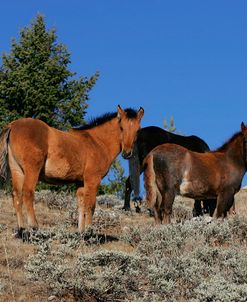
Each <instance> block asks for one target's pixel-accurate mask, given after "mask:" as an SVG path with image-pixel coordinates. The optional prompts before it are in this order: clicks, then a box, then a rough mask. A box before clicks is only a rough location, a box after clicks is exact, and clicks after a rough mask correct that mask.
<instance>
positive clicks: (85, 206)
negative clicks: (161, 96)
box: [0, 106, 144, 235]
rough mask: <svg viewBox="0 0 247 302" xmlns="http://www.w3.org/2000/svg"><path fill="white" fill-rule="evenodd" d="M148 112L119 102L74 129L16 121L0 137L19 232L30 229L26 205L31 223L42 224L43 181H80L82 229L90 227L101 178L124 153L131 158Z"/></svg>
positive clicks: (1, 165) (0, 163) (1, 168)
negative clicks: (37, 208)
mask: <svg viewBox="0 0 247 302" xmlns="http://www.w3.org/2000/svg"><path fill="white" fill-rule="evenodd" d="M143 114H144V110H143V108H140V109H139V111H138V112H137V111H135V110H133V109H126V110H123V109H122V108H121V107H120V106H118V111H117V112H115V113H107V114H105V115H103V116H101V117H99V118H96V119H94V120H92V121H91V123H89V124H88V125H85V126H82V127H81V128H78V129H72V130H70V131H68V132H63V131H59V130H57V129H54V128H51V127H49V126H48V125H47V124H45V123H44V122H42V121H40V120H36V119H32V118H24V119H19V120H16V121H14V122H12V123H10V124H9V125H8V126H7V127H6V128H5V129H4V130H3V131H2V133H1V136H0V175H1V176H2V177H4V175H5V174H6V173H5V171H6V168H7V166H9V168H10V172H11V176H12V187H13V194H12V195H13V205H14V208H15V210H16V215H17V222H18V230H19V232H18V233H19V235H21V234H22V232H23V228H24V221H23V214H22V204H24V205H25V207H26V210H27V219H28V226H29V227H31V228H37V226H38V223H37V219H36V216H35V212H34V208H33V201H34V190H35V187H36V184H37V181H38V180H41V181H44V182H48V183H53V184H63V183H76V184H77V187H78V189H77V193H76V195H77V200H78V212H79V220H78V228H79V231H80V232H82V231H84V228H85V226H87V225H90V224H91V223H92V216H93V213H94V209H95V203H96V193H97V189H98V187H99V184H100V182H101V179H102V178H103V177H104V176H105V175H106V174H107V172H108V170H109V168H110V166H111V163H112V162H113V160H114V159H115V158H116V156H117V155H118V154H119V153H120V152H121V151H122V155H123V157H124V158H129V157H130V156H131V154H132V148H133V147H132V146H133V143H134V141H135V138H136V133H137V131H138V129H139V128H140V122H141V118H142V116H143Z"/></svg>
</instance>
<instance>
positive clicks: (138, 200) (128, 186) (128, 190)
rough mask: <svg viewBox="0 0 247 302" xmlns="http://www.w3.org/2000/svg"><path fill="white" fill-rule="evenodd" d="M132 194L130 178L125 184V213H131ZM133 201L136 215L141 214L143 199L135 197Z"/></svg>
mask: <svg viewBox="0 0 247 302" xmlns="http://www.w3.org/2000/svg"><path fill="white" fill-rule="evenodd" d="M131 192H132V186H131V182H130V177H128V178H127V179H126V182H125V194H124V206H123V209H124V210H125V211H130V196H131ZM133 201H134V204H135V208H136V213H140V212H141V208H140V203H141V201H142V198H141V197H140V196H138V197H135V198H134V199H133Z"/></svg>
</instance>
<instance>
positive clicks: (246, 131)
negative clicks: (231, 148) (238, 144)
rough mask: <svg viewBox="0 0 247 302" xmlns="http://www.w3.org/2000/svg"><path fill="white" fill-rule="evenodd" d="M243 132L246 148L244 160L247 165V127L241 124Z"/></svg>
mask: <svg viewBox="0 0 247 302" xmlns="http://www.w3.org/2000/svg"><path fill="white" fill-rule="evenodd" d="M241 132H242V134H243V137H244V139H243V148H244V160H245V163H246V165H247V125H245V124H244V123H243V122H242V123H241Z"/></svg>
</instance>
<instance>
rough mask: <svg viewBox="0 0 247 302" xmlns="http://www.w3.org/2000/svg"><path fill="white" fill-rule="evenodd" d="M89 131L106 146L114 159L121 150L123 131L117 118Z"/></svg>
mask: <svg viewBox="0 0 247 302" xmlns="http://www.w3.org/2000/svg"><path fill="white" fill-rule="evenodd" d="M87 131H88V132H89V133H90V135H91V136H92V137H93V138H94V139H95V140H96V141H98V142H100V143H101V144H103V145H104V146H105V148H106V150H107V154H108V156H109V158H110V160H114V159H115V158H116V157H117V155H118V154H119V153H120V152H121V136H120V135H121V132H120V128H119V124H118V119H117V118H113V119H112V120H110V121H108V122H106V123H104V124H102V125H100V126H97V127H94V128H92V129H89V130H87Z"/></svg>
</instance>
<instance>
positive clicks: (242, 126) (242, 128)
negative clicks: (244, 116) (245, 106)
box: [241, 122, 246, 132]
mask: <svg viewBox="0 0 247 302" xmlns="http://www.w3.org/2000/svg"><path fill="white" fill-rule="evenodd" d="M244 130H246V127H245V125H244V123H243V122H242V123H241V131H242V132H244Z"/></svg>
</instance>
